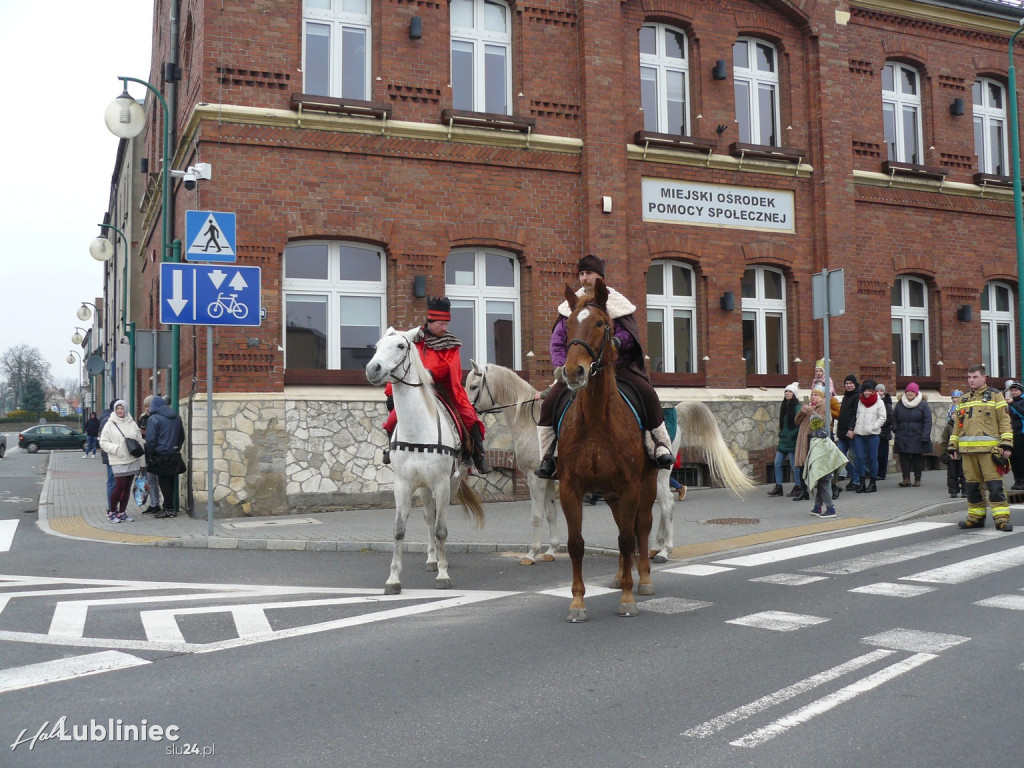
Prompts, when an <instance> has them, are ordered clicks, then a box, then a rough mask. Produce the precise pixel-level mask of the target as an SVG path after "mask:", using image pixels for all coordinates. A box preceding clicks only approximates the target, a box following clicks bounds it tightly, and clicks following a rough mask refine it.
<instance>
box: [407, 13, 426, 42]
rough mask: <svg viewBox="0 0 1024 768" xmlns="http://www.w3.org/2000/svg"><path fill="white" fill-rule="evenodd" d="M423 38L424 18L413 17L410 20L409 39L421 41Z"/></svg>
mask: <svg viewBox="0 0 1024 768" xmlns="http://www.w3.org/2000/svg"><path fill="white" fill-rule="evenodd" d="M421 37H423V17H422V16H413V17H412V18H411V19H409V39H410V40H419V39H420V38H421Z"/></svg>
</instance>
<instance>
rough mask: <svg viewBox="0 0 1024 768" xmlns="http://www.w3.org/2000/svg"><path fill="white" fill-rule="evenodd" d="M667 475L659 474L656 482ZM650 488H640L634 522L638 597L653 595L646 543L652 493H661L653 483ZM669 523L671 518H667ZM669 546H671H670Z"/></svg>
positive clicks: (652, 500) (649, 523) (649, 525)
mask: <svg viewBox="0 0 1024 768" xmlns="http://www.w3.org/2000/svg"><path fill="white" fill-rule="evenodd" d="M663 474H667V473H665V472H659V473H658V475H659V477H658V482H660V480H661V478H660V476H661V475H663ZM650 485H651V487H647V486H644V487H641V489H640V498H639V502H638V505H637V511H636V521H635V532H636V544H637V546H636V551H637V557H638V558H639V559H638V561H637V565H636V570H637V574H638V575H639V577H640V579H639V583H638V584H637V587H636V593H637V594H638V595H653V594H654V582H652V581H651V560H650V557H649V555H648V549H647V546H648V541H649V539H650V537H651V526H652V524H653V522H654V514H653V510H652V508H653V506H654V495H655V494H654V492H655V491H656V492H657V493H661V488H660V486H659V485H656V484H655V483H653V482H652V483H651V484H650ZM669 520H670V521H671V518H669ZM671 537H672V534H671V530H670V531H669V540H670V541H671ZM670 546H671V545H670Z"/></svg>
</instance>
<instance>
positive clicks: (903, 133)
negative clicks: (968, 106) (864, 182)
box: [882, 61, 924, 165]
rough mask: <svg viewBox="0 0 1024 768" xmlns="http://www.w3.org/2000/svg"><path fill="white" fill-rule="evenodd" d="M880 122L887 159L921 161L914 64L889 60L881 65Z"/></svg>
mask: <svg viewBox="0 0 1024 768" xmlns="http://www.w3.org/2000/svg"><path fill="white" fill-rule="evenodd" d="M882 122H883V124H884V129H885V145H886V147H888V150H889V159H890V160H893V161H896V162H900V163H914V164H915V165H920V164H921V162H922V155H921V147H922V146H923V145H924V141H923V139H922V136H921V76H920V75H919V74H918V72H917V70H916V69H914V68H913V67H910V66H907V65H906V64H900V63H898V62H892V61H890V62H889V63H888V64H886V65H885V67H883V68H882Z"/></svg>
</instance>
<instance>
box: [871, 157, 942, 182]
mask: <svg viewBox="0 0 1024 768" xmlns="http://www.w3.org/2000/svg"><path fill="white" fill-rule="evenodd" d="M882 173H884V174H886V175H888V176H889V177H890V178H891V177H893V176H913V177H914V178H918V179H932V180H934V181H945V179H946V177H947V176H948V175H949V169H948V168H942V167H940V166H937V165H917V164H916V163H898V162H896V161H895V160H886V161H885V162H884V163H882Z"/></svg>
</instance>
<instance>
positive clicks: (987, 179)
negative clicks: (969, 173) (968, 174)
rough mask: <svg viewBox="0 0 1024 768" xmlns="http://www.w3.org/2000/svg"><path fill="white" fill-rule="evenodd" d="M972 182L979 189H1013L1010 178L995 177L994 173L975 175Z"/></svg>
mask: <svg viewBox="0 0 1024 768" xmlns="http://www.w3.org/2000/svg"><path fill="white" fill-rule="evenodd" d="M972 181H973V182H974V183H975V184H977V185H978V186H979V187H981V188H982V189H984V188H985V187H998V188H999V189H1013V177H1012V176H997V175H996V174H994V173H976V174H974V177H973V178H972Z"/></svg>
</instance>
